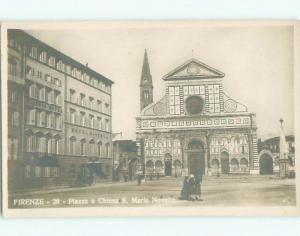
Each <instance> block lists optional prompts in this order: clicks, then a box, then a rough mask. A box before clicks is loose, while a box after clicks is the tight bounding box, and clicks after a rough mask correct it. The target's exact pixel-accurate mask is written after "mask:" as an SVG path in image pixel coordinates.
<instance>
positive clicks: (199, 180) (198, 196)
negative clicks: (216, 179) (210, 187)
mask: <svg viewBox="0 0 300 236" xmlns="http://www.w3.org/2000/svg"><path fill="white" fill-rule="evenodd" d="M202 179H203V178H202V174H198V175H196V177H195V198H196V200H197V201H203V200H202V199H201V184H202Z"/></svg>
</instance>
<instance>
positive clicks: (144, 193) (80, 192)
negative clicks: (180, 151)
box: [9, 176, 296, 208]
mask: <svg viewBox="0 0 300 236" xmlns="http://www.w3.org/2000/svg"><path fill="white" fill-rule="evenodd" d="M182 182H183V178H176V179H175V178H167V177H165V178H162V179H159V180H152V181H146V182H144V183H142V185H141V186H137V183H136V182H126V183H124V182H122V183H100V184H97V185H94V186H90V187H82V188H67V189H59V190H57V189H53V190H41V191H36V192H32V193H31V194H29V193H15V194H12V195H13V197H11V198H10V201H9V202H10V207H12V208H13V207H19V208H20V207H21V208H22V207H24V208H28V207H84V206H128V205H130V206H132V205H135V206H147V205H148V206H154V205H155V206H158V205H159V206H185V205H187V206H189V205H197V206H198V205H202V206H290V205H295V204H296V190H295V179H284V180H281V179H277V178H276V177H273V176H255V177H254V176H221V177H205V178H204V182H203V185H202V199H203V201H197V202H193V201H183V200H179V199H178V197H179V194H180V191H181V187H182ZM33 199H34V200H33Z"/></svg>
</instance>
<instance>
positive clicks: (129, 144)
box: [113, 140, 137, 181]
mask: <svg viewBox="0 0 300 236" xmlns="http://www.w3.org/2000/svg"><path fill="white" fill-rule="evenodd" d="M113 159H114V163H115V168H114V169H115V173H114V176H115V180H117V181H122V180H124V181H127V180H134V179H135V178H136V164H137V147H136V142H135V141H133V140H114V141H113Z"/></svg>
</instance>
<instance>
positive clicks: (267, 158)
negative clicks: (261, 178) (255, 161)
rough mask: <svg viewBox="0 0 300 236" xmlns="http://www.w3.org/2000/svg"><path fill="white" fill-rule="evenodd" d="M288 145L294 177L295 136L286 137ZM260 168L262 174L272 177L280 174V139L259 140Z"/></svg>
mask: <svg viewBox="0 0 300 236" xmlns="http://www.w3.org/2000/svg"><path fill="white" fill-rule="evenodd" d="M285 141H286V142H287V145H288V155H287V158H288V165H289V172H291V173H290V174H291V175H294V173H292V172H294V171H295V136H294V135H288V136H286V137H285ZM258 151H259V166H260V169H259V170H260V174H262V175H271V174H279V162H280V157H279V155H280V137H272V138H268V139H266V140H264V141H261V140H260V139H259V140H258Z"/></svg>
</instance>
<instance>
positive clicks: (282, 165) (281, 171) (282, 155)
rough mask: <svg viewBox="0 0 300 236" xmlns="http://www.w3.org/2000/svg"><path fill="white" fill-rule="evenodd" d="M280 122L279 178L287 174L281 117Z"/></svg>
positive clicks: (285, 148)
mask: <svg viewBox="0 0 300 236" xmlns="http://www.w3.org/2000/svg"><path fill="white" fill-rule="evenodd" d="M279 122H280V138H279V152H280V153H279V176H280V178H282V179H283V178H286V177H287V176H288V159H287V147H286V141H285V134H284V130H283V119H280V120H279Z"/></svg>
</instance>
